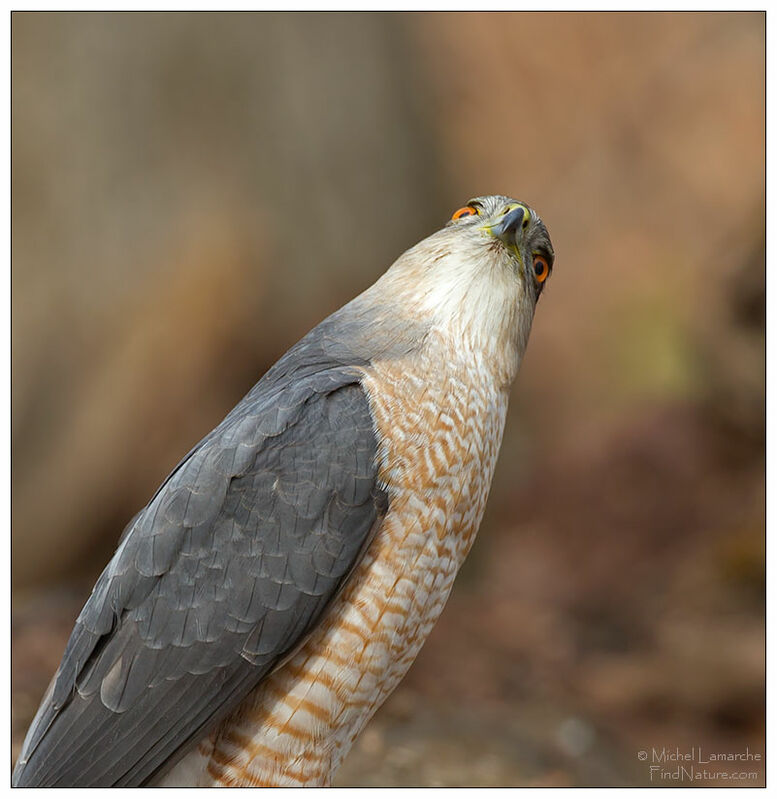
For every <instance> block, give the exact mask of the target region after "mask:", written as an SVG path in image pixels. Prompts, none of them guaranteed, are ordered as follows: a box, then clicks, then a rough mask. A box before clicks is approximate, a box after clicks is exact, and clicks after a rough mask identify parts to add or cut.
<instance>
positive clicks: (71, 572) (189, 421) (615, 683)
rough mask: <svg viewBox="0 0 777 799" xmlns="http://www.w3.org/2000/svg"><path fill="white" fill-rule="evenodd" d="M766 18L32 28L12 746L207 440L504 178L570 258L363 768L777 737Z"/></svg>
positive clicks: (35, 22) (559, 767)
mask: <svg viewBox="0 0 777 799" xmlns="http://www.w3.org/2000/svg"><path fill="white" fill-rule="evenodd" d="M764 20H765V17H764V15H763V14H761V13H737V14H722V13H708V14H703V13H692V14H677V13H672V14H595V13H585V14H567V13H564V14H560V13H547V14H546V13H531V14H491V13H484V14H470V13H450V14H447V13H446V14H311V13H304V14H303V13H298V14H290V13H289V14H284V13H281V14H174V13H171V14H167V13H155V14H142V13H134V14H122V13H114V14H98V13H87V14H59V13H18V12H17V13H15V14H14V15H13V19H12V47H13V51H12V67H13V77H12V83H13V98H12V111H13V118H12V125H13V130H12V137H13V152H12V166H13V188H12V192H13V214H12V231H13V272H12V277H13V279H12V303H13V319H12V332H13V344H12V346H13V352H12V355H13V361H12V400H13V419H12V431H13V487H12V498H13V547H12V563H13V649H12V652H13V654H12V657H13V676H14V680H13V719H12V723H13V747H14V750H13V752H12V757H13V758H14V759H15V757H16V755H17V753H18V750H19V747H20V745H21V740H22V737H23V735H24V732H25V730H26V728H27V725H28V723H29V721H30V719H31V717H32V715H33V713H34V712H35V709H36V708H37V705H38V702H39V700H40V698H41V695H42V693H43V691H44V689H45V686H46V684H47V683H48V680H49V679H50V677H51V675H52V674H53V672H54V670H55V669H56V666H57V664H58V662H59V659H60V657H61V654H62V650H63V647H64V644H65V641H66V638H67V636H68V634H69V632H70V629H71V626H72V624H73V621H74V619H75V616H76V615H77V613H78V610H79V609H80V607H81V605H82V603H83V602H84V600H85V598H86V596H87V595H88V592H89V590H90V588H91V585H92V583H93V581H94V579H95V578H96V576H97V575H98V574H99V572H100V570H101V569H102V566H103V565H104V563H105V562H106V560H107V559H108V557H109V556H110V555H111V553H112V552H113V550H114V548H115V545H116V542H117V539H118V536H119V534H120V533H121V530H122V528H123V527H124V525H125V524H126V522H127V521H128V520H129V519H130V517H131V516H132V515H133V514H134V513H135V512H136V511H137V510H138V509H139V508H140V507H141V506H142V505H144V504H145V502H146V501H147V500H148V499H149V498H150V496H151V494H152V493H153V491H154V489H155V488H156V487H157V485H158V484H159V483H160V482H161V480H162V479H163V478H164V477H165V476H166V474H167V473H168V471H169V470H170V469H171V468H172V466H173V465H174V464H175V463H176V462H177V461H178V459H179V458H180V456H181V455H182V454H183V453H184V452H186V451H187V450H188V449H189V448H190V447H191V446H192V445H193V444H194V443H195V442H196V441H198V440H199V439H200V438H201V437H202V436H203V435H204V434H205V433H207V432H208V431H209V430H210V429H211V428H212V427H213V426H214V425H215V424H217V423H218V422H219V421H220V420H221V418H222V417H223V416H224V415H225V414H226V412H227V411H228V410H229V409H230V408H231V407H232V406H233V405H234V404H235V403H236V402H237V401H238V400H239V399H240V398H241V397H242V396H243V394H244V393H245V392H246V391H247V390H248V388H249V387H250V386H251V385H252V384H253V383H254V382H255V381H256V380H257V379H258V377H259V376H260V375H261V374H262V373H263V372H264V371H265V370H266V369H267V368H268V367H269V366H270V365H271V364H272V363H273V362H274V361H275V360H276V359H277V358H278V357H279V356H280V355H281V354H282V353H283V352H284V351H285V350H286V349H287V348H288V347H289V346H290V345H291V344H293V343H294V342H295V341H296V340H297V339H298V338H300V337H301V336H302V335H303V334H304V333H305V332H307V330H308V329H309V328H310V327H312V326H313V325H314V324H316V323H317V322H318V321H320V320H321V319H322V318H323V317H324V316H326V315H327V314H329V313H330V312H331V311H333V310H335V309H336V308H337V307H339V306H340V305H341V304H343V303H344V302H346V301H347V300H349V299H350V298H351V297H353V296H354V295H355V294H357V293H358V292H360V291H361V290H363V289H364V288H366V287H367V286H368V285H369V284H370V283H372V282H373V281H374V280H375V279H376V278H377V277H378V276H379V275H380V274H381V273H382V272H383V271H384V270H385V269H386V268H387V267H388V266H389V265H390V263H391V262H392V261H393V260H394V259H395V258H396V257H397V256H398V255H399V254H400V253H401V252H402V251H403V250H404V249H406V248H407V247H409V246H411V245H412V244H414V243H415V242H416V241H418V240H419V239H421V238H423V237H424V236H425V235H427V234H429V233H430V232H432V231H433V230H435V229H436V228H438V227H439V226H441V225H442V224H443V223H444V222H445V221H446V220H447V219H448V217H449V216H450V213H451V212H452V211H453V210H454V209H456V208H458V207H459V206H461V205H463V204H465V203H466V201H467V200H468V199H469V198H470V197H472V196H475V195H478V194H488V193H504V194H508V195H512V196H515V197H517V198H519V199H521V200H524V201H526V202H528V203H530V204H531V205H532V206H533V207H534V208H535V209H537V211H538V212H539V213H540V215H541V216H542V217H543V219H544V220H545V222H546V224H547V226H548V228H549V230H550V233H551V237H552V240H553V243H554V246H555V249H556V267H555V270H554V274H553V277H552V279H551V281H550V284H549V285H548V288H547V289H546V291H545V292H544V293H543V297H542V300H541V302H540V304H539V307H538V311H537V316H536V318H535V322H534V328H533V332H532V337H531V342H530V345H529V350H528V354H527V356H526V359H525V361H524V364H523V367H522V370H521V373H520V375H519V377H518V380H517V381H516V385H515V387H514V390H513V396H512V401H511V408H510V417H509V419H508V424H507V430H506V434H505V439H504V443H503V446H502V453H501V456H500V462H499V466H498V468H497V475H496V479H495V483H494V486H493V491H492V495H491V499H490V501H489V507H488V510H487V512H486V518H485V520H484V523H483V526H482V528H481V532H480V535H479V537H478V540H477V542H476V544H475V546H474V548H473V550H472V553H471V555H470V558H469V560H468V561H467V563H466V564H465V566H464V568H463V570H462V572H461V574H460V576H459V579H458V580H457V583H456V587H455V589H454V591H453V594H452V596H451V599H450V601H449V603H448V606H447V608H446V610H445V612H444V613H443V616H442V618H441V619H440V621H439V623H438V625H437V627H436V628H435V630H434V632H433V633H432V635H431V637H430V639H429V640H428V642H427V644H426V646H425V648H424V649H423V651H422V652H421V654H420V656H419V658H418V660H417V662H416V663H415V665H414V666H413V667H412V669H411V671H410V672H409V674H408V676H407V678H406V679H405V681H404V682H403V683H402V684H401V686H400V688H399V689H398V690H397V691H396V693H395V694H394V695H393V696H392V697H391V699H390V700H389V701H388V702H387V703H386V705H385V706H384V707H383V708H382V709H381V710H380V711H379V713H378V714H377V715H376V717H375V718H374V720H373V721H372V722H371V723H370V725H369V726H368V728H367V729H366V731H365V733H364V734H363V736H362V737H361V738H360V739H359V741H358V742H357V744H356V746H355V748H354V750H353V752H352V754H351V755H350V756H349V758H348V759H347V760H346V762H345V764H344V766H343V768H342V770H341V772H340V774H339V777H338V784H340V785H649V784H651V782H650V775H649V769H648V766H649V763H647V764H646V763H645V762H641V761H640V760H639V758H638V756H637V752H638V751H639V750H648V751H649V750H650V749H651V748H652V747H657V748H659V749H660V748H661V747H664V746H665V747H667V748H668V749H672V750H674V748H675V747H680V748H681V749H689V748H690V747H699V746H701V747H703V748H704V751H705V752H707V751H718V752H743V751H745V749H746V748H748V747H749V750H750V751H751V752H760V753H762V754H763V752H764V749H763V736H764V540H765V517H764V501H765V493H764V492H765V489H764V391H765V383H764V321H765V319H764V317H765V303H764V296H765V294H764V291H765V290H764V284H765V263H764V236H765V222H764V147H765V144H764V50H765V41H764ZM746 765H747V770H748V771H751V772H754V776H753V775H751V776H750V777H747V778H744V779H742V780H740V784H748V785H761V784H763V762H762V761H761V762H750V763H747V764H746ZM728 768H729V770H730V765H729V766H728ZM652 784H656V781H655V778H654V781H653V783H652ZM660 784H678V783H675V782H669V783H666V782H663V783H660ZM710 784H731V781H730V780H729V781H723V782H720V781H716V780H714V779H712V780H711V781H710Z"/></svg>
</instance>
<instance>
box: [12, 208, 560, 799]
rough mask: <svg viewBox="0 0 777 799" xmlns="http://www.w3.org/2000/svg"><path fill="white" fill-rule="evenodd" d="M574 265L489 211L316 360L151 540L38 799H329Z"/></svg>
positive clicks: (79, 667)
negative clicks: (239, 789) (272, 788)
mask: <svg viewBox="0 0 777 799" xmlns="http://www.w3.org/2000/svg"><path fill="white" fill-rule="evenodd" d="M552 265H553V249H552V247H551V243H550V239H549V237H548V233H547V230H546V229H545V225H544V224H543V223H542V221H541V220H540V219H539V217H538V216H537V214H536V213H535V212H534V211H532V210H531V209H530V208H529V207H528V206H526V205H525V204H523V203H520V202H516V201H515V200H511V199H509V198H507V197H501V196H490V197H480V198H477V199H474V200H472V201H471V202H470V203H469V204H468V205H467V206H466V207H465V208H462V209H460V210H459V211H457V212H456V213H455V214H454V215H453V218H452V220H451V221H450V222H449V223H448V224H447V225H446V226H445V227H444V228H442V229H441V230H439V231H437V232H436V233H434V234H432V235H431V236H429V237H428V238H426V239H424V240H423V241H421V242H420V243H419V244H417V245H416V246H415V247H413V248H411V249H410V250H408V251H407V252H406V253H404V255H402V256H400V258H399V259H398V260H397V261H396V262H395V263H394V265H393V266H392V267H391V268H390V269H389V270H388V271H387V272H386V273H385V274H384V275H383V276H382V277H381V278H380V279H379V280H378V281H377V282H376V283H375V284H374V285H373V286H372V287H371V288H369V289H367V290H366V291H365V292H364V293H363V294H361V295H359V296H358V297H357V298H356V299H354V300H353V301H351V302H350V303H348V304H347V305H346V306H344V307H343V308H341V309H340V310H339V311H337V312H336V313H334V314H333V315H332V316H330V317H329V318H327V319H325V320H324V321H323V322H322V323H321V324H320V325H318V327H316V328H314V329H313V330H312V331H311V332H310V333H309V334H308V335H307V336H305V338H303V339H302V340H301V341H300V342H299V343H298V344H296V345H295V346H294V347H292V348H291V349H290V350H289V351H288V352H287V353H286V354H285V355H284V356H283V357H282V358H281V359H280V360H279V361H278V362H277V363H276V364H275V365H274V366H273V367H272V368H271V369H270V370H269V371H268V372H267V374H265V375H264V377H262V379H261V380H260V381H259V382H258V383H257V384H256V385H255V386H254V387H253V389H251V391H250V392H249V393H248V395H247V396H246V397H245V398H244V399H243V400H242V401H241V402H240V403H239V404H238V405H237V407H235V408H234V409H233V410H232V411H231V413H229V415H228V416H227V417H226V418H225V419H224V421H223V422H222V423H221V424H220V425H219V426H218V427H217V428H216V429H215V430H213V431H212V432H211V433H210V434H209V435H207V436H206V437H205V438H204V439H203V440H202V441H201V442H200V443H199V444H197V446H196V447H194V449H193V450H192V451H191V452H190V453H189V454H188V455H187V456H186V457H185V458H184V459H183V460H182V461H181V463H180V464H179V465H178V466H177V467H176V468H175V469H174V470H173V472H172V474H171V475H170V476H169V477H168V478H167V479H166V480H165V482H164V483H163V484H162V486H161V487H160V488H159V490H158V491H157V492H156V494H155V495H154V496H153V497H152V499H151V501H150V502H149V503H148V505H146V507H145V508H144V509H143V510H142V511H141V512H140V513H139V514H138V515H137V516H136V517H135V518H134V519H133V520H132V521H131V522H130V524H129V525H128V527H127V529H126V530H125V532H124V534H123V536H122V539H121V541H120V543H119V547H118V549H117V551H116V553H115V555H114V556H113V558H112V559H111V561H110V563H109V564H108V566H107V567H106V569H105V571H104V572H103V573H102V575H101V576H100V578H99V580H98V581H97V584H96V585H95V587H94V590H93V592H92V595H91V596H90V597H89V600H88V601H87V603H86V605H85V606H84V609H83V610H82V611H81V614H80V615H79V617H78V620H77V621H76V625H75V629H74V630H73V632H72V634H71V637H70V640H69V642H68V644H67V648H66V650H65V654H64V657H63V659H62V663H61V664H60V667H59V669H58V671H57V673H56V675H55V677H54V679H53V681H52V683H51V685H50V687H49V689H48V691H47V693H46V695H45V697H44V699H43V702H42V704H41V707H40V709H39V710H38V713H37V715H36V717H35V719H34V721H33V723H32V725H31V727H30V730H29V732H28V733H27V738H26V740H25V742H24V747H23V749H22V754H21V756H20V758H19V762H18V763H17V765H16V769H15V771H14V776H13V782H14V784H16V785H60V786H81V785H83V786H86V785H102V786H106V785H148V784H163V785H326V784H328V783H329V782H330V781H331V778H332V775H333V773H334V772H335V770H336V769H337V767H338V765H339V764H340V762H341V761H342V759H343V757H344V756H345V754H346V753H347V752H348V750H349V748H350V746H351V744H352V743H353V741H354V739H355V738H356V736H357V735H358V734H359V732H360V731H361V729H362V728H363V727H364V725H365V724H366V722H367V721H368V720H369V718H370V717H371V716H372V715H373V713H374V712H375V711H376V710H377V708H378V707H379V706H380V705H381V703H382V702H383V701H384V700H385V699H386V697H387V696H388V695H389V694H390V693H391V691H392V690H393V689H394V688H395V687H396V685H397V683H398V682H399V681H400V679H401V678H402V677H403V675H404V674H405V672H406V671H407V669H408V667H409V666H410V664H411V663H412V662H413V659H414V658H415V656H416V655H417V654H418V651H419V649H420V648H421V645H422V644H423V642H424V640H425V639H426V637H427V635H428V634H429V632H430V630H431V628H432V625H433V624H434V622H435V621H436V619H437V617H438V616H439V615H440V612H441V611H442V608H443V605H444V604H445V601H446V599H447V597H448V594H449V592H450V590H451V586H452V584H453V579H454V577H455V575H456V572H457V570H458V568H459V566H461V564H462V562H463V560H464V558H465V556H466V554H467V552H468V551H469V548H470V546H471V544H472V541H473V538H474V536H475V533H476V531H477V529H478V526H479V524H480V519H481V517H482V515H483V509H484V506H485V503H486V497H487V495H488V491H489V487H490V484H491V477H492V474H493V471H494V464H495V462H496V458H497V453H498V450H499V445H500V441H501V438H502V430H503V427H504V421H505V413H506V410H507V399H508V391H509V388H510V384H511V383H512V381H513V378H514V377H515V374H516V372H517V370H518V366H519V363H520V361H521V358H522V356H523V353H524V350H525V348H526V343H527V340H528V337H529V330H530V327H531V323H532V318H533V316H534V309H535V306H536V303H537V299H538V298H539V296H540V293H541V292H542V288H543V285H544V282H545V280H546V279H547V277H548V275H549V273H550V270H551V267H552Z"/></svg>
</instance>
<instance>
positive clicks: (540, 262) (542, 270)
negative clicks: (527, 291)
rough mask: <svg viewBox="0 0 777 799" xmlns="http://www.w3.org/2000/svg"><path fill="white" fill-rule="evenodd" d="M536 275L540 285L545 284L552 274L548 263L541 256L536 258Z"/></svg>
mask: <svg viewBox="0 0 777 799" xmlns="http://www.w3.org/2000/svg"><path fill="white" fill-rule="evenodd" d="M534 274H535V276H536V277H537V282H538V283H544V282H545V281H546V280H547V279H548V275H549V274H550V267H549V266H548V262H547V260H546V259H545V258H543V257H542V256H541V255H535V256H534Z"/></svg>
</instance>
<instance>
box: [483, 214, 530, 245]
mask: <svg viewBox="0 0 777 799" xmlns="http://www.w3.org/2000/svg"><path fill="white" fill-rule="evenodd" d="M526 213H527V212H526V209H525V208H524V207H523V206H522V205H516V206H515V208H511V209H510V210H509V211H508V212H507V213H506V214H505V215H504V216H503V217H502V218H501V219H500V220H499V222H497V223H496V224H495V225H492V226H491V235H492V236H496V237H497V238H498V239H502V241H503V242H504V243H505V244H511V245H514V244H515V243H516V239H517V235H516V234H517V233H518V231H519V230H520V228H521V224H522V223H523V220H524V217H525V216H526Z"/></svg>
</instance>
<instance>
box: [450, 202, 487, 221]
mask: <svg viewBox="0 0 777 799" xmlns="http://www.w3.org/2000/svg"><path fill="white" fill-rule="evenodd" d="M479 213H480V211H478V209H477V208H475V207H474V206H472V205H465V206H464V207H463V208H459V210H458V211H456V212H455V213H454V214H453V216H452V217H451V219H461V218H462V217H463V216H477V215H478V214H479Z"/></svg>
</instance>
